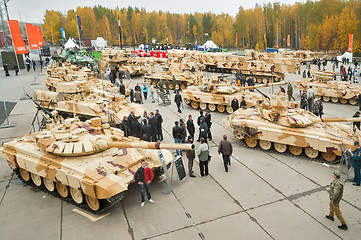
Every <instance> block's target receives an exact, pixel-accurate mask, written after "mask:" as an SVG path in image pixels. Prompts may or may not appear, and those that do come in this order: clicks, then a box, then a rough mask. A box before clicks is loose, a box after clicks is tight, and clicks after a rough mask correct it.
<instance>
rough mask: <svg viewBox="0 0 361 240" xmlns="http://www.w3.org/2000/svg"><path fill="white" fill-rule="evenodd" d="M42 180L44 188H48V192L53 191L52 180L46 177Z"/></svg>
mask: <svg viewBox="0 0 361 240" xmlns="http://www.w3.org/2000/svg"><path fill="white" fill-rule="evenodd" d="M43 182H44V186H45V188H46V189H48V191H49V192H54V190H55V184H54V181H52V180H50V179H47V178H43Z"/></svg>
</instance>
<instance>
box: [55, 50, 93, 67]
mask: <svg viewBox="0 0 361 240" xmlns="http://www.w3.org/2000/svg"><path fill="white" fill-rule="evenodd" d="M52 58H53V59H54V60H55V61H57V62H65V61H70V62H71V63H72V64H80V65H84V64H87V63H90V64H94V60H93V58H91V57H88V56H87V53H86V51H84V50H76V49H61V51H60V53H59V54H55V55H53V57H52Z"/></svg>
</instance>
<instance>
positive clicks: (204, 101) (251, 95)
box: [181, 80, 285, 113]
mask: <svg viewBox="0 0 361 240" xmlns="http://www.w3.org/2000/svg"><path fill="white" fill-rule="evenodd" d="M282 84H285V82H279V83H273V84H271V83H270V84H260V85H257V86H250V87H238V86H236V85H231V84H229V83H226V82H221V81H217V80H213V81H210V82H208V83H204V84H203V85H200V86H191V87H188V88H187V89H186V90H183V91H182V93H181V94H182V97H183V100H184V102H185V103H186V104H190V105H191V106H192V108H194V109H197V108H200V109H201V110H206V109H207V108H208V109H209V110H210V111H216V110H218V112H225V111H227V113H232V112H233V108H232V106H231V102H232V100H233V99H234V98H235V97H236V98H237V99H238V101H239V103H241V101H242V98H244V100H245V101H246V104H247V107H254V106H255V105H256V104H257V101H259V100H262V99H263V96H262V94H261V93H255V92H250V91H245V90H246V89H257V88H260V87H267V86H274V85H282Z"/></svg>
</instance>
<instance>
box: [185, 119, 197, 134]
mask: <svg viewBox="0 0 361 240" xmlns="http://www.w3.org/2000/svg"><path fill="white" fill-rule="evenodd" d="M187 130H188V133H189V135H190V136H192V137H194V133H195V129H194V124H193V118H192V115H189V116H188V121H187Z"/></svg>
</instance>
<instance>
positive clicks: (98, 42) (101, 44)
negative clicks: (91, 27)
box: [94, 37, 107, 48]
mask: <svg viewBox="0 0 361 240" xmlns="http://www.w3.org/2000/svg"><path fill="white" fill-rule="evenodd" d="M106 46H107V41H105V40H104V38H102V37H98V38H97V39H96V40H95V43H94V47H98V48H105V47H106Z"/></svg>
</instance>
